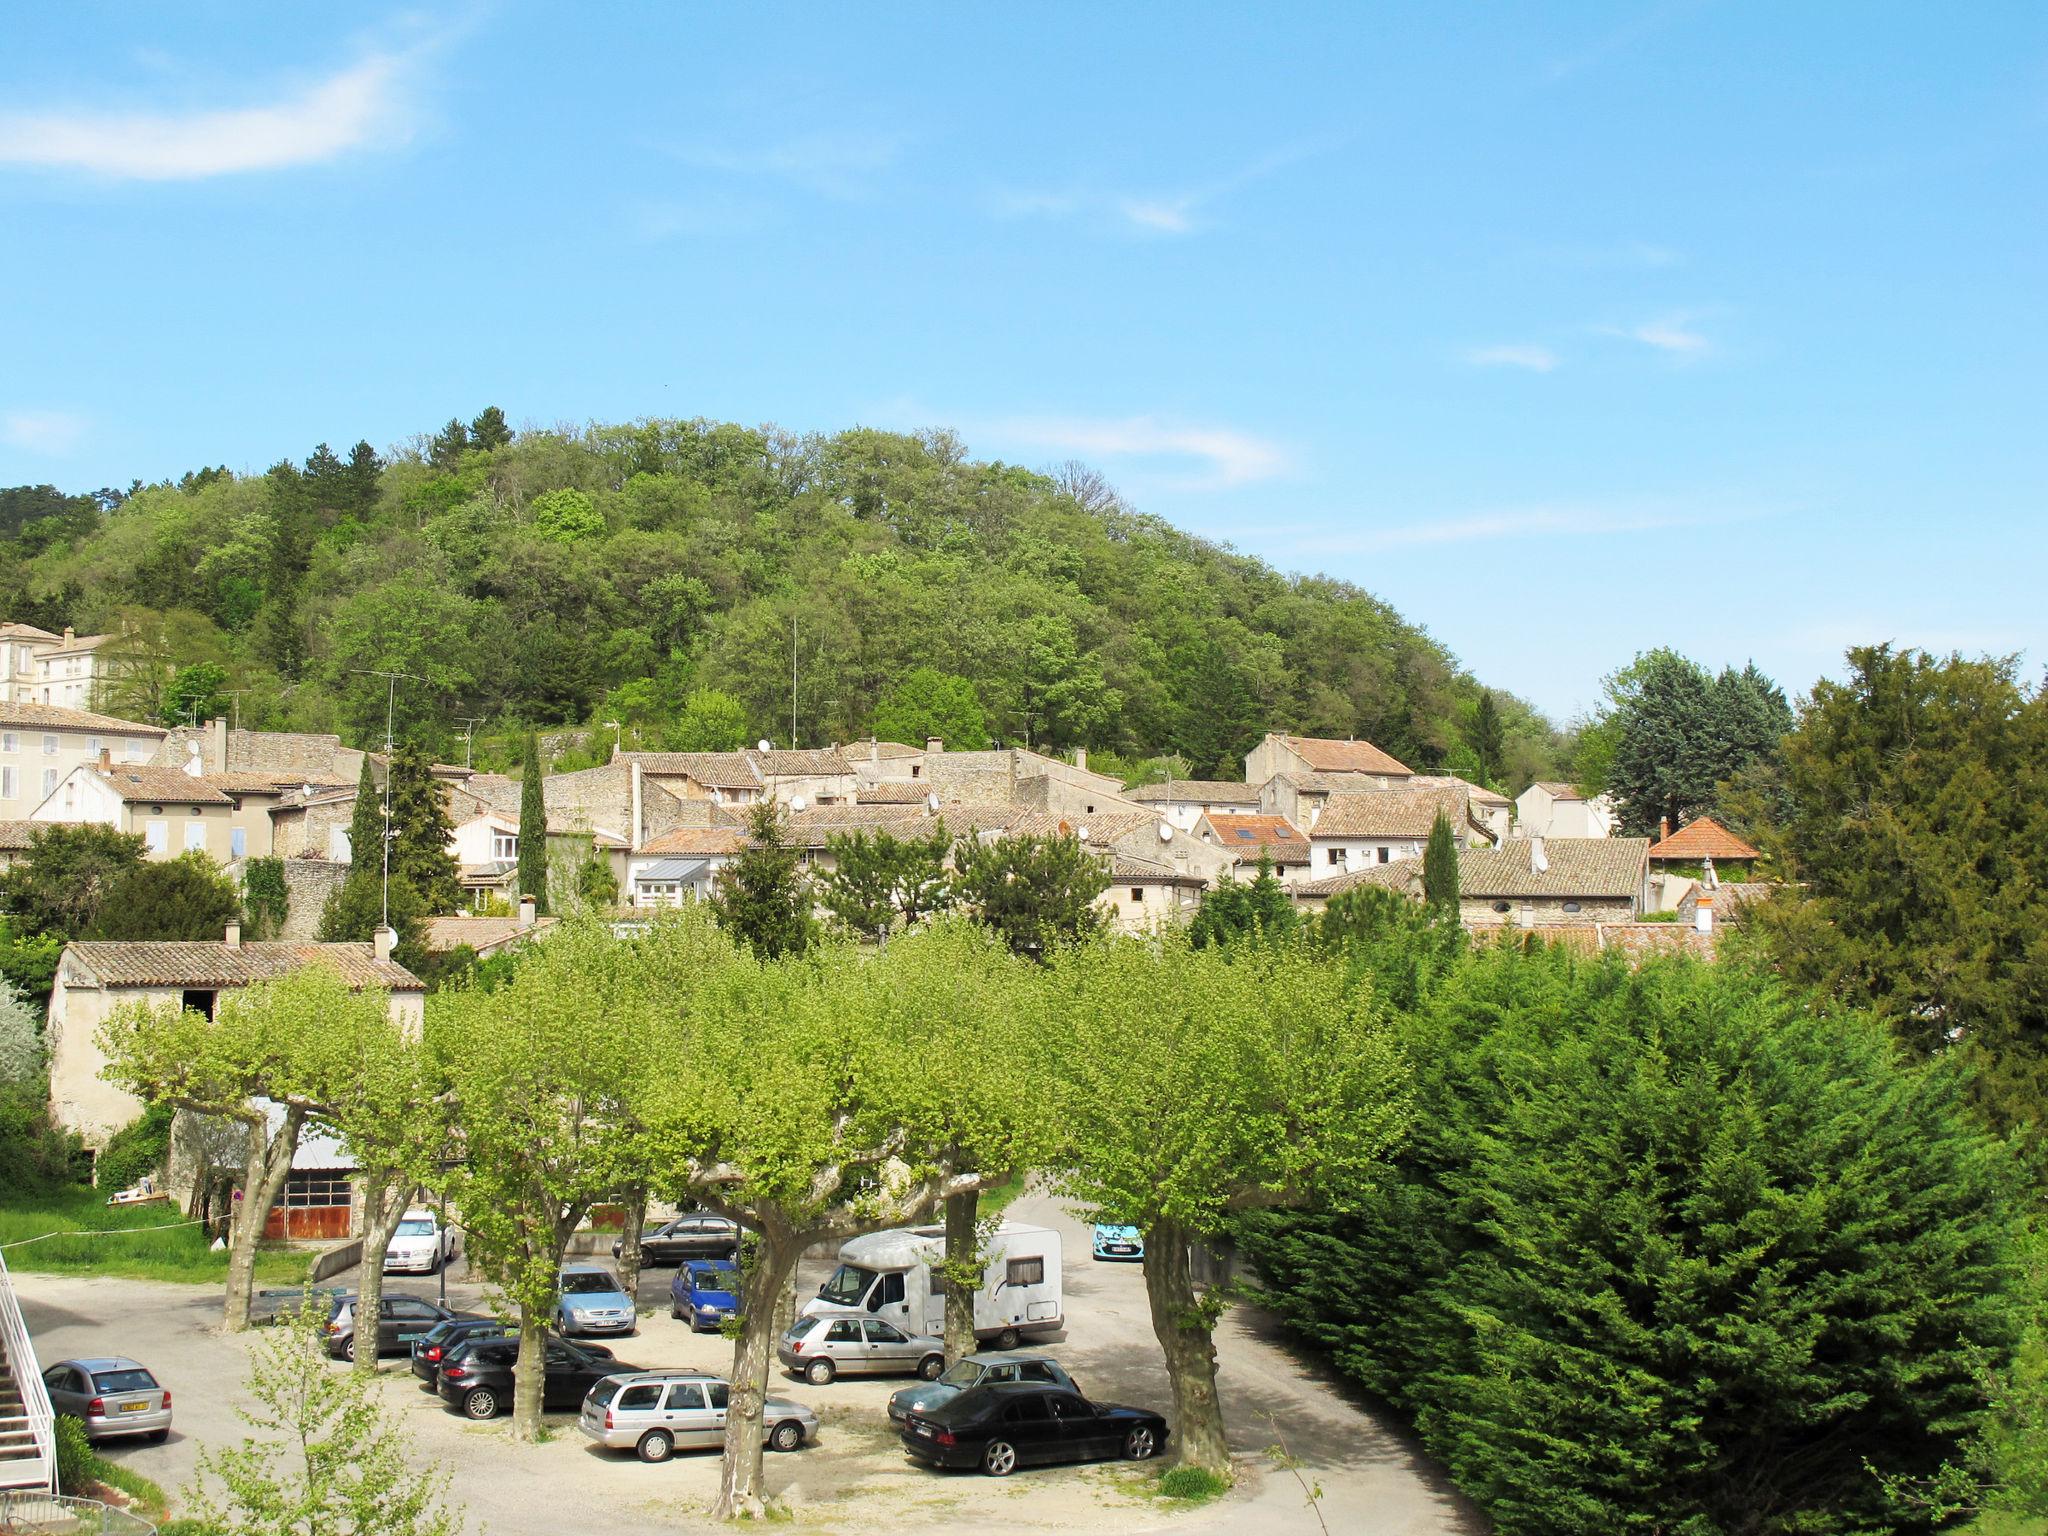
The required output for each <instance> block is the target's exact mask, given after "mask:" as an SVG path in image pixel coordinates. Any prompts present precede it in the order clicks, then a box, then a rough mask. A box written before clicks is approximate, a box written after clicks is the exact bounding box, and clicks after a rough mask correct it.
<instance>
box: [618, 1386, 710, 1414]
mask: <svg viewBox="0 0 2048 1536" xmlns="http://www.w3.org/2000/svg"><path fill="white" fill-rule="evenodd" d="M660 1405H661V1383H660V1382H658V1381H636V1382H635V1383H633V1385H632V1386H630V1387H628V1388H626V1390H625V1391H623V1392H621V1393H620V1394H619V1402H618V1406H619V1407H621V1408H639V1409H643V1410H644V1409H648V1408H656V1407H659V1406H660ZM668 1406H669V1407H671V1408H702V1407H703V1406H704V1398H703V1395H702V1394H701V1393H699V1392H698V1390H697V1388H696V1385H695V1384H694V1383H692V1382H677V1383H676V1384H675V1385H674V1386H672V1387H670V1388H669V1389H668Z"/></svg>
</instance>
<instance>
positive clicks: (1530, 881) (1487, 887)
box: [1458, 837, 1650, 900]
mask: <svg viewBox="0 0 2048 1536" xmlns="http://www.w3.org/2000/svg"><path fill="white" fill-rule="evenodd" d="M1538 841H1541V843H1542V844H1543V853H1544V859H1545V862H1546V863H1547V864H1548V866H1549V867H1548V868H1547V869H1543V870H1537V869H1535V868H1534V867H1533V866H1532V855H1533V853H1534V851H1535V845H1536V843H1537V842H1538ZM1649 851H1650V840H1649V839H1648V838H1647V837H1546V838H1542V839H1536V838H1522V839H1512V840H1510V841H1509V842H1507V843H1506V844H1504V845H1503V846H1501V847H1499V848H1465V849H1460V850H1459V853H1458V894H1459V895H1460V896H1468V897H1471V896H1488V897H1490V896H1601V897H1611V898H1614V899H1616V900H1620V899H1623V898H1633V897H1634V896H1635V895H1636V893H1637V890H1638V888H1639V887H1640V885H1641V883H1642V877H1643V869H1644V865H1645V861H1646V857H1647V855H1648V854H1649Z"/></svg>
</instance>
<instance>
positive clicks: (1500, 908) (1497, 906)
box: [1493, 901, 1514, 912]
mask: <svg viewBox="0 0 2048 1536" xmlns="http://www.w3.org/2000/svg"><path fill="white" fill-rule="evenodd" d="M1493 910H1494V911H1496V912H1511V911H1513V910H1514V909H1513V908H1512V907H1510V906H1509V905H1508V904H1507V903H1506V902H1504V901H1496V902H1495V903H1494V904H1493Z"/></svg>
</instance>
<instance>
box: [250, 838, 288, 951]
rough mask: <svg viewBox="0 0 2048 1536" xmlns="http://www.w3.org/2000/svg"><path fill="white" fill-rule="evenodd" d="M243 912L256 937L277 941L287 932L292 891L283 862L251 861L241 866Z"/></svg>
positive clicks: (275, 860) (253, 935)
mask: <svg viewBox="0 0 2048 1536" xmlns="http://www.w3.org/2000/svg"><path fill="white" fill-rule="evenodd" d="M242 910H243V911H244V912H246V913H248V915H249V927H250V929H251V936H252V937H254V938H258V939H269V938H274V937H276V936H277V934H279V933H281V932H282V931H283V930H284V924H285V919H286V918H287V917H288V916H289V915H290V913H291V891H290V889H289V887H287V886H286V884H285V879H284V860H283V859H278V858H267V859H251V860H249V862H248V863H246V864H244V865H243V866H242Z"/></svg>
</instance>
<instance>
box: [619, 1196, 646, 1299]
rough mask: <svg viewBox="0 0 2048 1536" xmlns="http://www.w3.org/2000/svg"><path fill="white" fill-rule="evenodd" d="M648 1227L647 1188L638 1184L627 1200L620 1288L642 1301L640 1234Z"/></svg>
mask: <svg viewBox="0 0 2048 1536" xmlns="http://www.w3.org/2000/svg"><path fill="white" fill-rule="evenodd" d="M646 1226H647V1186H646V1185H645V1184H636V1185H634V1186H633V1192H632V1194H630V1195H629V1196H627V1198H626V1227H625V1230H624V1231H623V1232H622V1233H620V1234H619V1286H620V1288H621V1289H623V1290H624V1291H625V1293H626V1294H627V1295H628V1296H630V1297H632V1298H633V1300H634V1302H635V1304H636V1305H637V1304H638V1302H639V1300H640V1234H641V1232H642V1231H643V1230H644V1229H645V1228H646Z"/></svg>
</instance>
